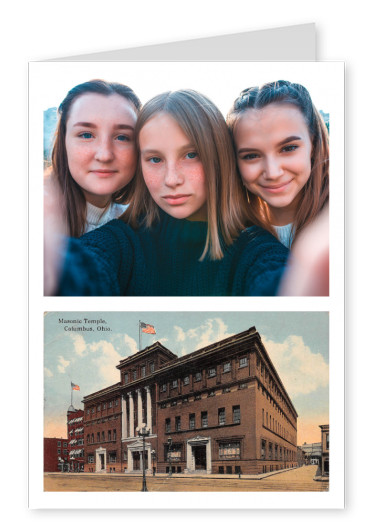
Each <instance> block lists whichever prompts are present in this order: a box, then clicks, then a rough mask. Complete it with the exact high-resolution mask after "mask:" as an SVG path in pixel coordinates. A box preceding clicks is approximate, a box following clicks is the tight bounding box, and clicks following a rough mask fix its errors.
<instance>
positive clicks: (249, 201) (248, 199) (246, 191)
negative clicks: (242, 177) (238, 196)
mask: <svg viewBox="0 0 376 531" xmlns="http://www.w3.org/2000/svg"><path fill="white" fill-rule="evenodd" d="M245 193H246V196H247V201H248V204H249V205H250V204H251V198H250V197H249V190H248V188H246V189H245Z"/></svg>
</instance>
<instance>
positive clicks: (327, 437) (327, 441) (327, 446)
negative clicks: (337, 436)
mask: <svg viewBox="0 0 376 531" xmlns="http://www.w3.org/2000/svg"><path fill="white" fill-rule="evenodd" d="M326 449H327V450H329V433H327V434H326Z"/></svg>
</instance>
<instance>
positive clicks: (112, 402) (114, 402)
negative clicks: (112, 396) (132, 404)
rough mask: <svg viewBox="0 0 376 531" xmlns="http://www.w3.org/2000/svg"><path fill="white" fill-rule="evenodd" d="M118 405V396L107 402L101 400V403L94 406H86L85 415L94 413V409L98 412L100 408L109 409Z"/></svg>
mask: <svg viewBox="0 0 376 531" xmlns="http://www.w3.org/2000/svg"><path fill="white" fill-rule="evenodd" d="M118 405H119V399H118V398H117V399H116V400H110V401H109V402H108V403H107V402H103V404H99V405H98V406H96V407H92V408H88V409H87V410H86V416H87V417H88V416H89V415H90V414H92V415H94V413H95V410H97V411H98V412H99V411H101V410H102V411H105V410H106V409H111V408H113V407H116V406H118Z"/></svg>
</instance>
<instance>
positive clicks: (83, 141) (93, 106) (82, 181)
mask: <svg viewBox="0 0 376 531" xmlns="http://www.w3.org/2000/svg"><path fill="white" fill-rule="evenodd" d="M136 119H137V114H136V110H135V108H134V107H133V105H132V103H131V102H130V101H128V100H127V99H126V98H124V97H123V96H120V95H119V94H111V95H110V96H105V95H102V94H92V93H88V94H83V95H82V96H79V97H78V98H77V99H76V100H75V101H74V102H73V104H72V106H71V108H70V110H69V115H68V119H67V125H66V129H67V131H66V135H65V145H66V150H67V157H68V166H69V171H70V173H71V175H72V177H73V179H74V180H75V181H76V183H77V184H78V185H79V186H80V187H81V188H82V190H83V192H84V195H85V198H86V200H87V201H88V202H89V203H92V204H93V205H95V206H98V207H104V206H106V205H107V204H108V203H109V202H110V200H111V196H112V194H113V193H114V192H117V191H118V190H120V189H121V188H123V187H124V186H125V185H127V184H128V183H129V182H130V181H131V179H132V178H133V176H134V173H135V169H136V162H137V155H136V148H135V143H134V127H135V124H136Z"/></svg>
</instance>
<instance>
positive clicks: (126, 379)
mask: <svg viewBox="0 0 376 531" xmlns="http://www.w3.org/2000/svg"><path fill="white" fill-rule="evenodd" d="M128 378H129V376H128V373H127V372H126V373H125V374H124V383H128Z"/></svg>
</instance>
